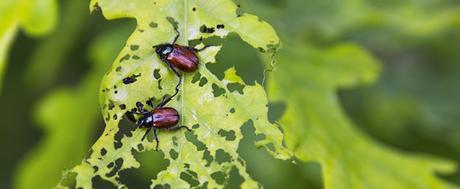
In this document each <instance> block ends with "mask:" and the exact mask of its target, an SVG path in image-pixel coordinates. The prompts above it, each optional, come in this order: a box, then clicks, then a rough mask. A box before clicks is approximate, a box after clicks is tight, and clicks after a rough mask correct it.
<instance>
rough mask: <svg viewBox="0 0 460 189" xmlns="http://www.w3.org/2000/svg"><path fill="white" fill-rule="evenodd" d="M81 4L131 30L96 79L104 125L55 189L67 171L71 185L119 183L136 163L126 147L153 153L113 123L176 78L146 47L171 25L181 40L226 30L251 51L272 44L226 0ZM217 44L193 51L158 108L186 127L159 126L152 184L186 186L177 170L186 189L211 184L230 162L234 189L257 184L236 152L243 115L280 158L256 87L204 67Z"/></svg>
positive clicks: (274, 42)
mask: <svg viewBox="0 0 460 189" xmlns="http://www.w3.org/2000/svg"><path fill="white" fill-rule="evenodd" d="M91 8H92V9H94V8H100V9H101V10H102V13H103V14H104V16H105V17H106V18H108V19H115V18H123V17H129V18H135V19H136V21H137V27H136V29H135V31H134V32H133V34H132V35H131V36H130V37H129V39H128V40H127V42H126V46H125V47H124V48H123V50H122V51H121V52H120V54H119V55H118V57H117V59H116V60H115V62H114V63H113V65H112V68H111V69H110V70H109V71H108V72H107V73H106V75H105V76H104V78H103V81H102V84H101V89H100V90H101V93H100V103H101V108H102V112H103V116H104V119H105V122H106V127H105V130H104V132H103V134H102V135H101V137H100V138H99V139H98V140H97V141H96V143H95V144H94V145H93V147H92V148H91V151H92V153H90V154H89V156H88V157H87V158H85V159H84V161H83V162H82V163H81V164H80V165H77V166H76V167H74V168H73V169H72V170H70V171H69V172H68V173H67V174H66V176H65V177H64V178H63V180H62V182H61V183H60V184H59V185H58V187H67V185H68V184H69V183H68V180H69V179H70V180H71V179H72V178H73V176H75V177H76V187H82V188H91V186H92V181H91V179H92V178H93V177H95V176H99V177H101V178H102V179H104V180H107V181H110V182H112V183H113V184H115V185H117V186H118V187H125V185H124V184H123V183H121V181H120V179H119V172H120V171H121V170H124V169H128V168H138V167H139V166H141V165H140V164H139V163H138V162H137V161H136V159H135V157H134V154H133V153H137V152H144V151H147V150H153V149H154V146H155V142H154V141H152V140H151V139H148V140H145V141H141V137H142V135H143V134H144V132H145V130H143V129H136V125H134V124H127V125H121V126H120V121H121V120H122V118H123V116H124V115H125V113H126V112H127V111H129V110H132V109H133V108H136V107H144V108H147V109H150V110H151V109H153V107H154V105H155V104H156V103H158V101H159V99H161V98H162V97H163V96H164V95H168V94H172V93H173V92H174V87H175V85H176V83H177V82H178V79H177V78H176V77H175V75H174V74H173V73H172V71H171V70H169V69H168V67H167V65H166V64H165V63H163V62H161V61H160V59H159V58H158V56H157V55H156V54H155V53H154V51H153V50H154V49H153V48H152V46H154V45H158V44H161V43H170V42H171V41H172V40H173V38H174V37H175V35H176V32H175V29H174V28H175V27H177V29H178V30H179V32H180V34H181V36H180V38H179V41H178V43H180V44H182V45H187V44H188V41H189V40H194V39H200V38H208V37H211V36H218V37H221V38H224V37H225V36H226V35H228V34H229V33H230V32H234V33H236V34H238V35H239V36H240V37H241V39H243V40H244V41H245V42H247V43H248V44H250V45H251V46H253V47H255V48H258V49H260V50H261V51H275V50H276V49H275V48H277V46H278V45H279V39H278V37H277V35H276V33H275V32H274V30H273V29H272V28H271V27H270V25H269V24H267V23H266V22H264V21H261V20H260V19H258V18H257V17H256V16H253V15H250V14H245V13H240V12H239V11H238V7H237V5H235V4H234V3H233V2H232V1H230V0H220V1H206V0H193V1H178V0H163V1H148V0H136V1H132V0H123V1H112V0H98V1H92V2H91ZM200 45H202V44H200ZM219 50H220V46H213V47H210V48H207V49H205V50H203V51H201V52H199V57H200V65H199V69H198V70H197V71H196V72H195V73H192V74H183V78H182V79H183V82H182V85H181V94H180V95H179V97H178V98H177V99H178V100H174V101H172V102H170V103H169V104H168V106H172V107H174V108H176V109H178V110H179V112H180V115H181V119H182V121H181V124H183V125H186V126H189V127H191V128H192V130H193V131H192V132H191V133H185V131H182V130H180V131H175V132H167V131H159V133H158V135H159V139H160V144H159V146H160V147H159V149H160V150H161V151H162V152H163V153H164V156H165V157H166V158H167V159H168V160H169V166H168V167H167V168H166V170H163V171H161V172H160V173H159V174H158V175H157V178H156V179H154V180H152V187H153V186H155V185H170V186H174V187H175V188H189V187H191V185H190V183H188V182H187V181H186V180H184V179H182V175H184V174H185V175H188V176H190V177H191V178H192V179H193V180H196V181H197V183H198V184H197V185H196V186H194V187H199V186H207V187H209V188H216V187H218V188H220V187H223V186H224V185H225V183H226V180H228V177H229V173H230V171H231V170H232V169H233V168H236V169H237V170H238V173H239V175H240V176H241V177H243V178H244V181H243V183H242V185H241V187H242V188H255V187H259V185H258V183H257V182H256V181H254V180H253V179H252V178H251V176H250V175H249V174H248V173H247V172H246V167H245V163H244V160H243V159H241V158H240V157H239V155H238V153H237V150H238V145H239V142H240V140H241V139H242V134H241V131H240V126H241V125H243V124H244V123H246V122H248V121H249V122H251V123H252V124H253V126H254V128H255V133H256V134H257V135H260V139H259V140H258V141H257V142H256V145H257V146H260V147H265V149H267V150H268V151H269V152H270V153H271V154H272V155H273V156H274V157H276V158H280V159H288V158H289V157H290V152H289V151H288V150H287V149H286V148H284V146H283V144H282V141H283V135H282V133H281V131H280V130H279V128H278V127H277V126H276V125H273V124H271V123H270V122H269V121H268V118H267V99H266V96H265V92H264V89H263V87H262V86H260V85H259V84H255V85H246V84H245V83H244V82H243V81H242V80H241V79H240V77H239V76H237V74H236V71H235V69H233V68H231V69H229V70H227V71H226V72H225V77H224V78H223V79H222V80H220V79H218V78H217V77H216V76H215V75H213V74H212V73H211V72H210V71H209V70H208V69H207V68H206V64H211V63H214V62H215V56H216V54H217V53H218V51H219ZM127 81H129V82H127ZM219 177H223V178H224V179H223V180H221V179H218V178H219Z"/></svg>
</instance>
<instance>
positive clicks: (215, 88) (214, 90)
mask: <svg viewBox="0 0 460 189" xmlns="http://www.w3.org/2000/svg"><path fill="white" fill-rule="evenodd" d="M225 92H226V91H225V89H224V88H222V87H219V86H218V85H216V84H215V83H213V84H212V93H213V94H214V97H218V96H220V95H222V94H224V93H225Z"/></svg>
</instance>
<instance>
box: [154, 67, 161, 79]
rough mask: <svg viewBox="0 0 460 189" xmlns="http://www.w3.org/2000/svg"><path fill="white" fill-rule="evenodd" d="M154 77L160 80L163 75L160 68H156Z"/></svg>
mask: <svg viewBox="0 0 460 189" xmlns="http://www.w3.org/2000/svg"><path fill="white" fill-rule="evenodd" d="M153 77H154V78H155V79H156V80H158V79H160V78H161V75H160V69H155V70H153Z"/></svg>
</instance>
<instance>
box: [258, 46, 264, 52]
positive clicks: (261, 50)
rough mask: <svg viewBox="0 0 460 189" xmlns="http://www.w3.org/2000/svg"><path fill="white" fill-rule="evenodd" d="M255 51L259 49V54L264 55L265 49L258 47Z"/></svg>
mask: <svg viewBox="0 0 460 189" xmlns="http://www.w3.org/2000/svg"><path fill="white" fill-rule="evenodd" d="M257 49H259V51H260V52H261V53H265V49H264V48H262V47H259V48H257Z"/></svg>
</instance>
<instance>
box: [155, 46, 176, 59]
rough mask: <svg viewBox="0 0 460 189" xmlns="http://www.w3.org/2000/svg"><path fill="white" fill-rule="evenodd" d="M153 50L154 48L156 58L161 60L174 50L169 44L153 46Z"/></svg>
mask: <svg viewBox="0 0 460 189" xmlns="http://www.w3.org/2000/svg"><path fill="white" fill-rule="evenodd" d="M153 48H155V52H156V53H157V54H158V56H160V58H161V59H165V58H166V57H167V56H168V55H169V54H171V52H172V51H173V49H174V47H173V46H172V45H171V44H161V45H156V46H153Z"/></svg>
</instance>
